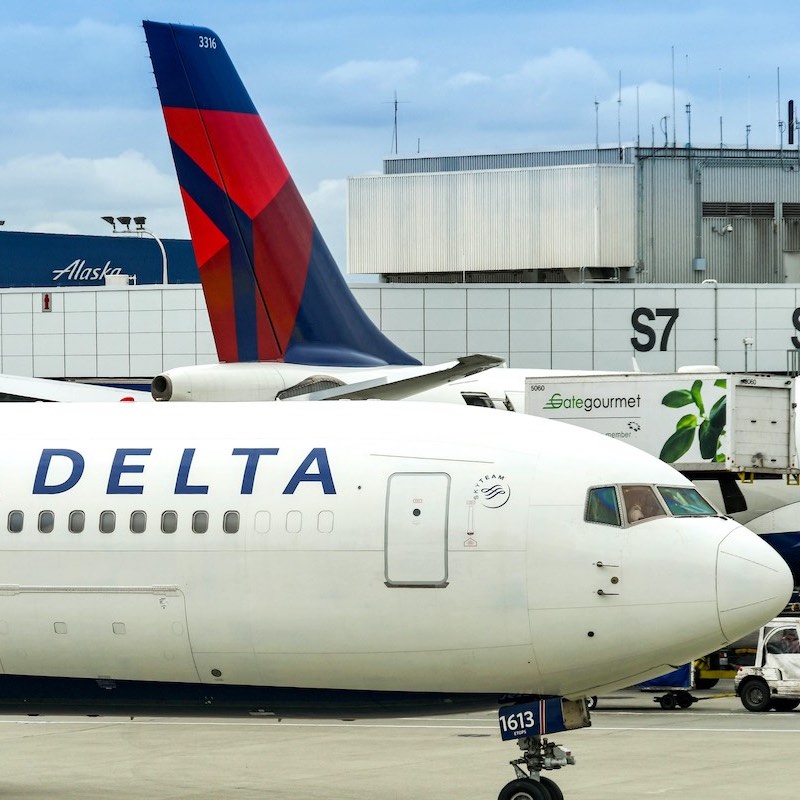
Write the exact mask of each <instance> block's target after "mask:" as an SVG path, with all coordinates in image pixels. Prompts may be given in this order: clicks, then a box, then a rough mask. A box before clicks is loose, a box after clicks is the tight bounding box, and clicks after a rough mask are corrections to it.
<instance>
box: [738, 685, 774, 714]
mask: <svg viewBox="0 0 800 800" xmlns="http://www.w3.org/2000/svg"><path fill="white" fill-rule="evenodd" d="M741 700H742V705H743V706H744V707H745V708H746V709H747V710H748V711H769V708H770V705H771V704H772V698H771V697H770V695H769V686H767V682H766V681H765V680H763V679H762V678H751V679H750V680H749V681H747V683H745V685H744V686H743V687H742V691H741Z"/></svg>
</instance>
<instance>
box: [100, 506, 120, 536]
mask: <svg viewBox="0 0 800 800" xmlns="http://www.w3.org/2000/svg"><path fill="white" fill-rule="evenodd" d="M116 527H117V515H116V514H115V513H114V512H113V511H101V512H100V533H114V528H116Z"/></svg>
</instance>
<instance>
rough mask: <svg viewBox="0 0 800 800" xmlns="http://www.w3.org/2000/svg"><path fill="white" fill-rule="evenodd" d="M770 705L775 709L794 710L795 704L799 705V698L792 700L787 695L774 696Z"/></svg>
mask: <svg viewBox="0 0 800 800" xmlns="http://www.w3.org/2000/svg"><path fill="white" fill-rule="evenodd" d="M770 705H771V706H772V707H773V708H774V709H775V710H776V711H794V710H795V709H796V708H797V706H800V700H792V699H790V698H788V697H775V698H773V700H772V702H771V703H770Z"/></svg>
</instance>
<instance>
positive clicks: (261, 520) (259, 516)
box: [255, 511, 272, 533]
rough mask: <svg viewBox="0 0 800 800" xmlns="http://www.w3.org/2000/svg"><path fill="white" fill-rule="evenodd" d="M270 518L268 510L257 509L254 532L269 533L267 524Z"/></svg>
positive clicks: (268, 524)
mask: <svg viewBox="0 0 800 800" xmlns="http://www.w3.org/2000/svg"><path fill="white" fill-rule="evenodd" d="M271 521H272V519H271V517H270V513H269V511H257V512H256V522H255V529H256V533H269V526H270V523H271Z"/></svg>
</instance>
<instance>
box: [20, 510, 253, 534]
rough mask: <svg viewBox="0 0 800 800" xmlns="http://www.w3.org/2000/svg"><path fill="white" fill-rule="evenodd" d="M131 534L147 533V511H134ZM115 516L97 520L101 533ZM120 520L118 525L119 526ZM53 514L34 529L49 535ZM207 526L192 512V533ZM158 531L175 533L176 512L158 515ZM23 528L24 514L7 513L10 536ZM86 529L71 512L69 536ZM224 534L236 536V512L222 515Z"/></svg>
mask: <svg viewBox="0 0 800 800" xmlns="http://www.w3.org/2000/svg"><path fill="white" fill-rule="evenodd" d="M126 522H127V527H128V529H129V530H130V531H131V533H144V532H145V531H146V530H147V512H146V511H133V512H131V515H130V518H129V519H128V520H126ZM117 524H118V523H117V514H116V512H114V511H101V512H100V517H99V519H98V530H99V531H100V533H114V531H115V530H117ZM122 524H124V523H122V521H120V525H122ZM55 525H56V515H55V512H53V511H47V510H45V511H40V512H39V514H38V517H37V521H36V528H37V530H38V531H39V532H40V533H52V532H53V531H54V530H55ZM208 525H209V517H208V511H195V512H194V513H193V514H192V532H193V533H207V532H208ZM160 527H161V532H162V533H175V532H176V531H177V530H178V512H177V511H164V512H163V513H162V514H161V526H160ZM24 528H25V514H24V513H23V512H22V511H10V512H9V514H8V530H9V532H11V533H22V531H23V529H24ZM85 528H86V514H85V512H83V511H70V512H69V517H68V519H67V530H68V531H69V532H70V533H83V531H84V530H85ZM222 530H223V532H224V533H238V531H239V512H238V511H226V512H225V513H224V514H223V516H222Z"/></svg>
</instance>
